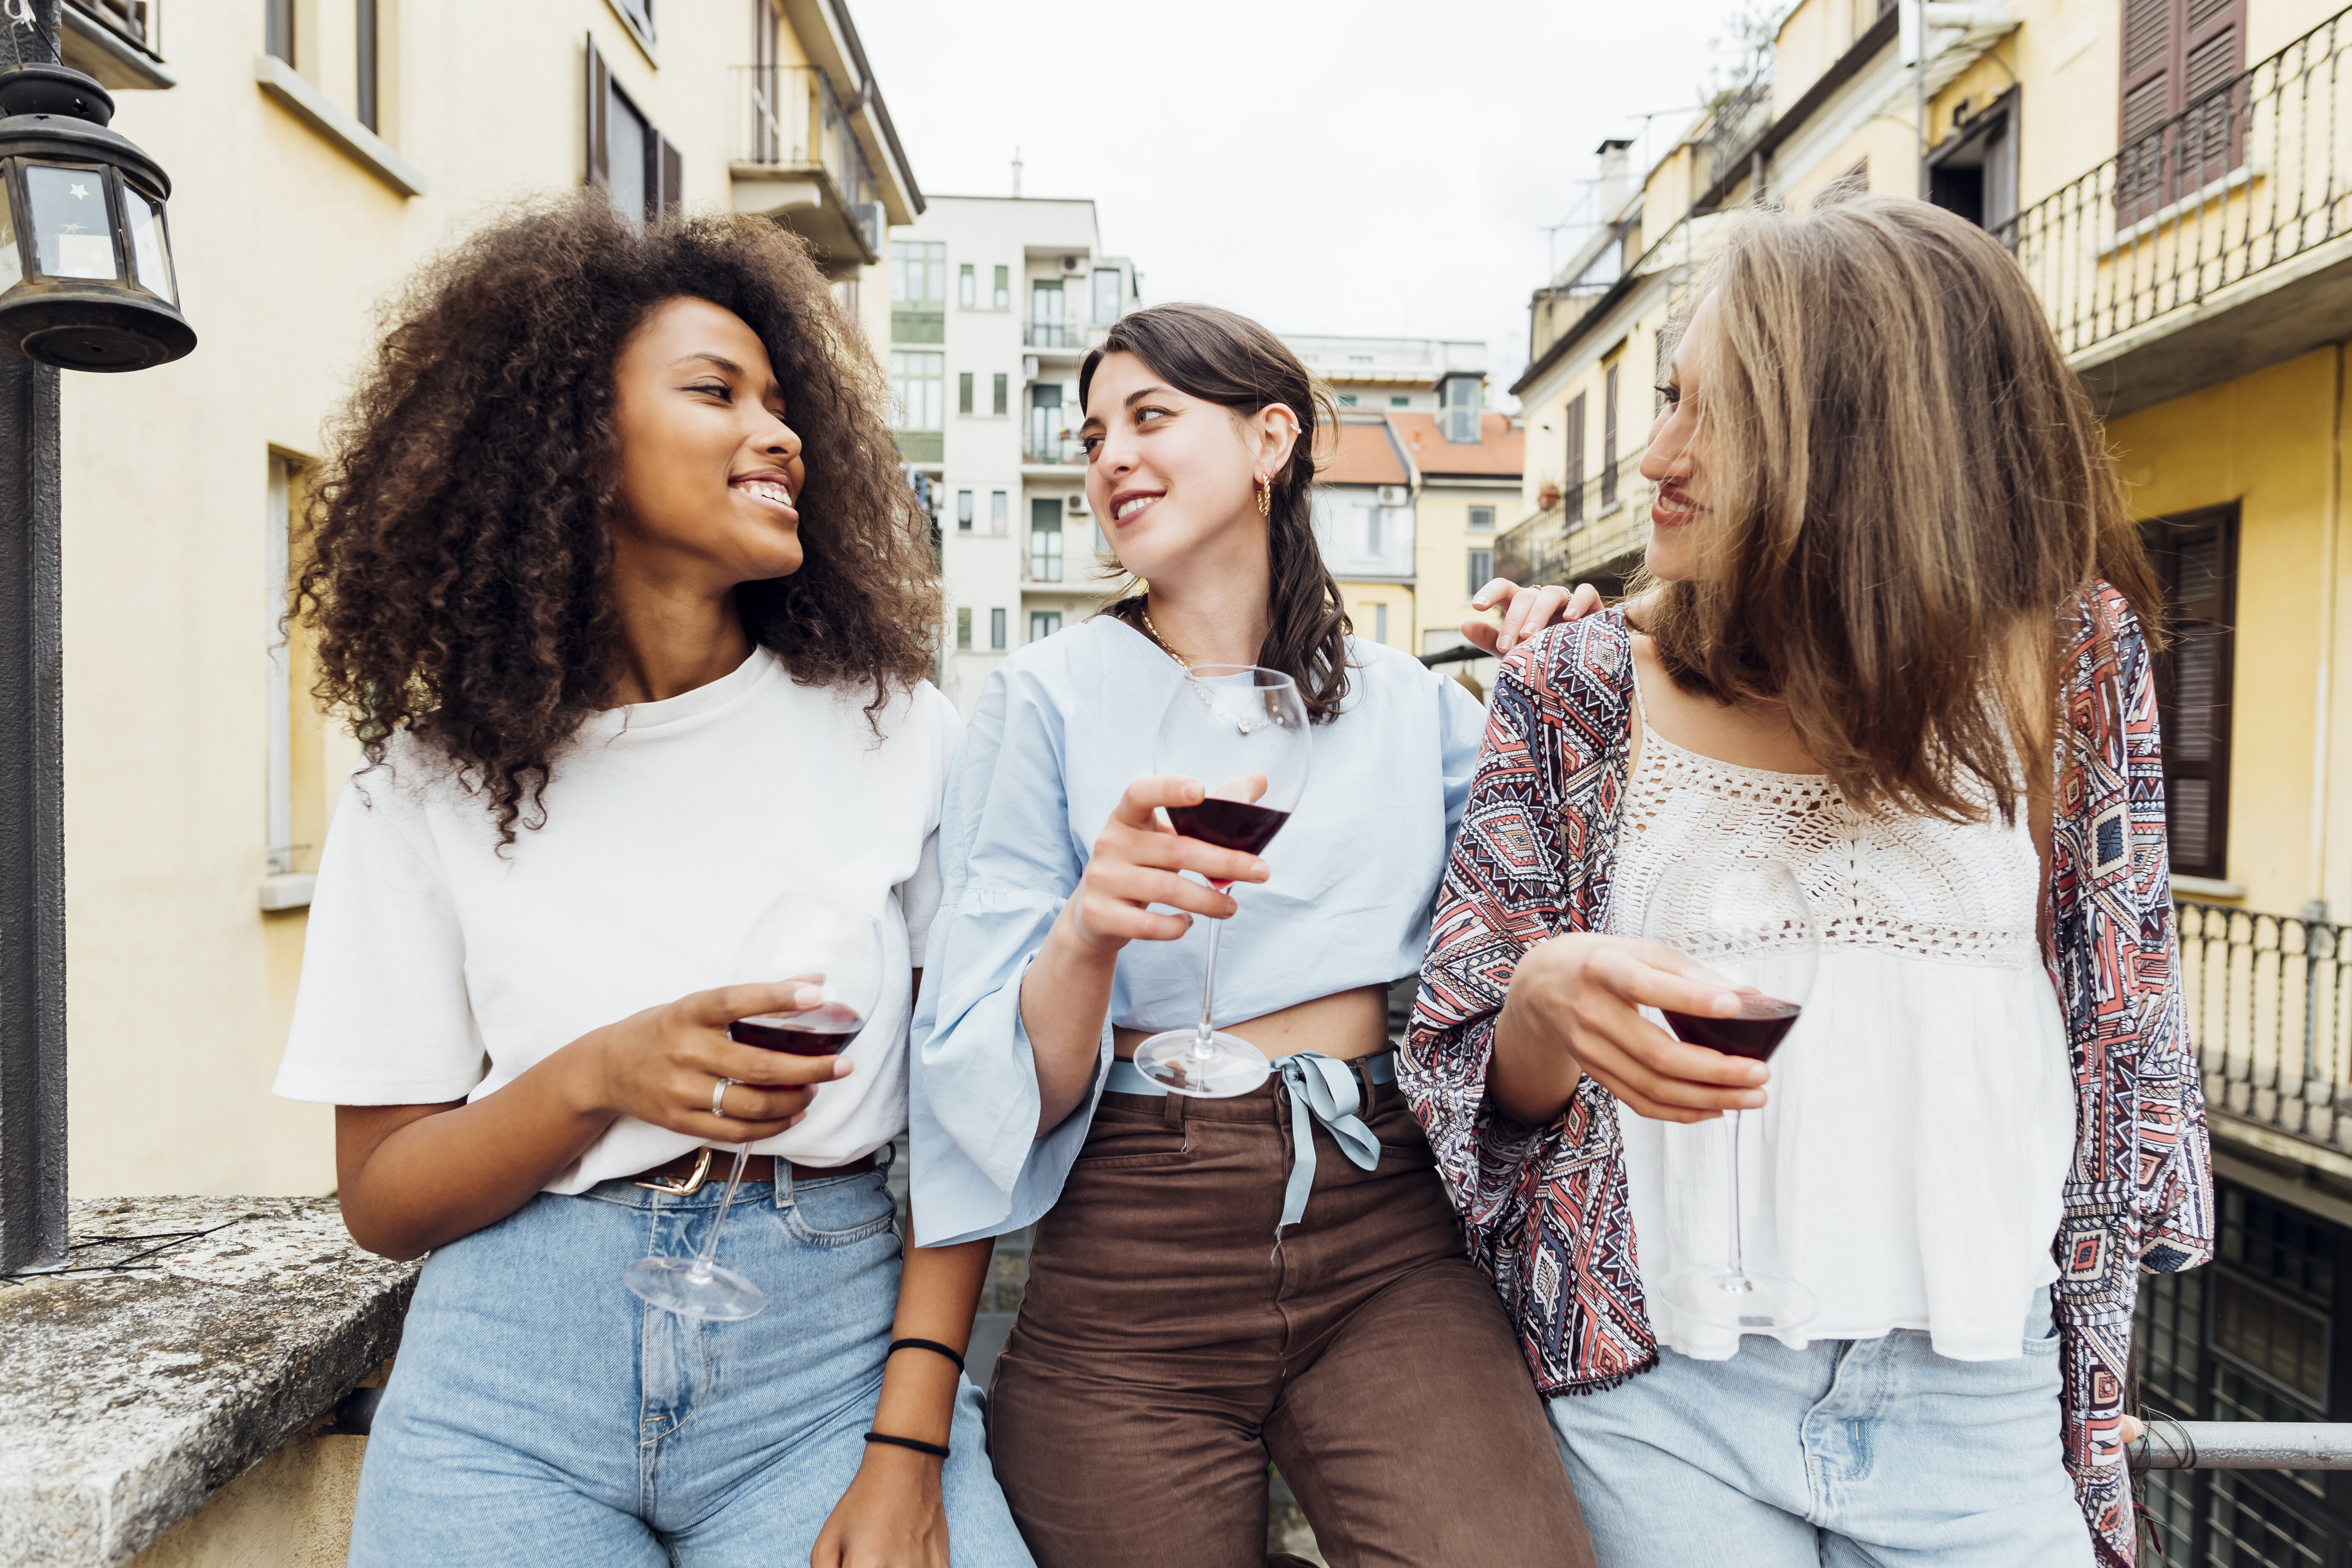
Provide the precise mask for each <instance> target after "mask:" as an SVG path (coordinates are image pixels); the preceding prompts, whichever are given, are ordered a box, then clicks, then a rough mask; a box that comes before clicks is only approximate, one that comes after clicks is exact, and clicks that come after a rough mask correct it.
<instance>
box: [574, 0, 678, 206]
mask: <svg viewBox="0 0 2352 1568" xmlns="http://www.w3.org/2000/svg"><path fill="white" fill-rule="evenodd" d="M587 167H588V183H589V184H591V185H593V186H594V187H595V188H596V189H598V190H600V191H603V192H604V194H605V195H608V196H610V197H611V198H612V200H613V205H614V206H615V207H617V208H619V209H620V210H621V211H622V212H624V213H627V214H630V215H632V216H643V217H644V218H645V219H646V221H648V222H650V221H652V220H653V219H655V218H657V217H659V216H661V215H662V214H663V213H665V212H668V211H672V210H675V209H676V208H677V205H678V204H679V203H680V202H681V201H682V200H683V199H684V197H685V184H686V159H685V155H684V154H682V153H679V152H678V150H677V147H675V146H674V145H672V144H671V143H670V142H669V141H668V139H667V138H666V137H664V136H662V135H661V134H660V133H659V132H656V131H655V129H654V128H653V122H652V121H649V120H647V119H646V117H645V115H644V113H643V112H642V111H641V110H638V108H637V106H636V104H635V102H634V101H632V100H631V99H630V97H629V95H628V94H627V93H625V92H623V91H622V90H621V89H620V85H619V84H618V83H616V82H615V81H614V80H613V73H612V72H611V70H609V69H608V68H606V67H605V64H604V55H603V54H602V53H601V52H600V51H599V50H598V49H597V47H596V40H595V39H593V38H590V39H589V40H588V159H587Z"/></svg>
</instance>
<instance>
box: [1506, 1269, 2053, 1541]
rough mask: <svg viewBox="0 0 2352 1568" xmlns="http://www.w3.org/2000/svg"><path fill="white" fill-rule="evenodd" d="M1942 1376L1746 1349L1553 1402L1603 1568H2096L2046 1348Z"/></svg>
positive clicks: (1914, 1348)
mask: <svg viewBox="0 0 2352 1568" xmlns="http://www.w3.org/2000/svg"><path fill="white" fill-rule="evenodd" d="M2021 1351H2022V1353H2021V1354H2020V1355H2018V1356H2017V1357H2015V1358H2013V1359H2011V1360H2009V1361H1979V1362H1962V1361H1950V1360H1947V1359H1946V1358H1945V1357H1942V1356H1939V1355H1937V1353H1936V1352H1934V1351H1933V1350H1932V1349H1930V1348H1929V1346H1928V1342H1927V1335H1926V1334H1924V1333H1919V1332H1916V1331H1909V1330H1898V1331H1895V1332H1894V1333H1891V1334H1888V1335H1887V1336H1886V1337H1885V1338H1884V1339H1876V1340H1819V1341H1815V1342H1813V1343H1812V1344H1810V1345H1808V1346H1806V1347H1805V1348H1804V1349H1803V1350H1790V1349H1789V1348H1788V1347H1787V1346H1785V1345H1783V1344H1781V1343H1780V1342H1779V1341H1777V1340H1770V1339H1766V1338H1763V1337H1761V1336H1759V1335H1754V1334H1751V1335H1749V1336H1748V1337H1747V1338H1745V1339H1743V1340H1741V1341H1740V1342H1739V1353H1738V1355H1735V1356H1733V1357H1732V1358H1731V1359H1730V1360H1729V1361H1694V1360H1693V1359H1691V1358H1690V1357H1688V1356H1685V1355H1681V1354H1678V1353H1676V1352H1674V1351H1670V1350H1664V1349H1661V1350H1660V1351H1659V1352H1658V1354H1659V1364H1658V1366H1657V1368H1656V1369H1655V1370H1654V1371H1651V1372H1645V1373H1641V1374H1640V1375H1639V1376H1636V1377H1633V1378H1630V1379H1628V1380H1627V1381H1626V1382H1624V1383H1622V1384H1619V1385H1618V1386H1617V1387H1615V1388H1612V1389H1611V1390H1609V1391H1608V1392H1607V1393H1605V1394H1571V1395H1567V1396H1563V1397H1561V1398H1558V1399H1554V1400H1553V1401H1551V1423H1552V1430H1553V1433H1554V1435H1555V1436H1556V1437H1557V1438H1558V1439H1559V1451H1560V1456H1561V1457H1562V1458H1564V1459H1566V1460H1567V1461H1568V1473H1569V1478H1570V1480H1572V1481H1574V1482H1575V1484H1576V1498H1577V1501H1578V1502H1579V1503H1580V1504H1581V1505H1582V1507H1583V1509H1584V1522H1585V1524H1586V1526H1587V1527H1588V1528H1589V1529H1590V1530H1591V1531H1592V1545H1593V1549H1594V1553H1595V1555H1596V1556H1597V1557H1598V1558H1599V1560H1600V1563H1601V1568H1687V1565H1688V1564H1691V1563H1737V1564H1738V1565H1739V1568H1800V1565H1802V1568H1817V1565H1821V1564H1828V1565H1831V1568H1864V1565H1868V1568H1896V1565H1898V1564H1899V1565H1901V1568H1928V1565H1930V1564H1932V1565H1933V1568H2027V1565H2029V1564H2031V1568H2092V1563H2093V1556H2092V1549H2091V1530H2090V1526H2089V1524H2088V1523H2086V1522H2085V1521H2084V1518H2083V1514H2082V1510H2080V1509H2078V1508H2076V1507H2075V1505H2074V1486H2073V1483H2072V1482H2071V1481H2069V1479H2067V1475H2066V1470H2065V1468H2064V1465H2063V1458H2062V1450H2061V1447H2060V1441H2059V1405H2058V1336H2057V1332H2056V1331H2055V1329H2054V1328H2053V1326H2052V1324H2051V1321H2050V1300H2049V1293H2048V1292H2047V1291H2043V1292H2041V1293H2039V1294H2037V1295H2036V1296H2035V1298H2034V1302H2033V1308H2032V1313H2031V1314H2030V1315H2029V1317H2028V1319H2027V1321H2026V1325H2025V1337H2024V1343H2023V1345H2022V1347H2021Z"/></svg>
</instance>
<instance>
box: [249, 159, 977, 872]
mask: <svg viewBox="0 0 2352 1568" xmlns="http://www.w3.org/2000/svg"><path fill="white" fill-rule="evenodd" d="M681 297H691V298H695V299H700V300H709V301H710V302H711V303H713V304H715V305H718V306H719V307H721V308H723V309H725V310H731V311H733V312H734V313H735V314H736V315H737V316H740V317H741V318H742V320H743V321H744V322H745V323H746V324H747V325H749V326H750V327H751V330H752V331H755V332H757V333H758V334H759V336H760V341H761V343H762V344H763V345H764V346H765V347H766V349H767V351H768V357H769V359H770V361H771V362H772V363H773V365H774V367H775V373H776V379H777V381H778V382H779V383H780V384H782V388H783V393H784V397H785V400H786V401H785V406H786V409H787V412H788V413H789V416H790V417H791V420H792V424H793V428H794V429H795V430H796V431H798V432H799V433H800V435H801V437H802V439H803V442H804V443H805V449H806V452H807V454H808V476H807V482H806V485H805V487H804V488H803V490H802V493H801V495H800V496H799V497H798V498H797V499H798V500H799V502H800V507H801V514H802V516H803V518H804V519H807V520H809V521H805V522H804V523H803V526H802V528H801V535H800V537H801V546H802V550H803V563H802V565H801V569H800V570H799V571H798V572H796V573H794V574H793V575H791V576H789V577H779V578H775V579H773V580H772V581H768V582H761V583H746V584H742V585H741V586H740V588H739V589H738V590H737V592H736V602H737V605H738V606H739V608H740V613H741V615H742V617H743V623H744V629H745V630H746V632H748V633H749V634H750V636H751V638H752V640H753V641H755V642H758V643H760V644H761V645H763V646H765V647H769V648H772V649H773V650H775V652H776V653H778V654H779V655H781V656H782V658H783V660H784V663H785V664H786V666H787V667H789V668H790V669H791V671H792V674H793V679H796V680H798V681H801V682H803V683H804V684H808V685H845V686H853V687H854V686H864V687H866V688H867V689H870V691H871V692H872V701H871V703H870V704H869V707H868V711H869V713H874V712H877V711H878V710H879V709H880V707H881V705H882V704H884V703H885V702H887V700H889V698H890V697H891V695H892V694H893V693H894V692H895V691H897V690H899V689H904V688H905V687H907V686H908V685H911V684H912V683H913V682H915V681H917V680H919V679H922V677H923V676H924V675H926V674H928V673H929V668H930V650H929V647H928V646H927V639H928V637H929V633H930V631H931V629H932V628H933V627H934V626H937V625H938V623H939V619H940V592H939V584H938V577H937V573H936V571H935V569H934V567H933V565H932V563H931V557H930V550H929V543H928V538H927V533H928V520H927V519H925V518H924V517H923V515H922V512H921V510H920V509H919V507H918V506H917V504H916V502H915V500H914V497H913V495H912V493H911V492H910V491H909V490H908V488H907V483H906V481H905V479H902V478H901V477H900V471H899V468H898V458H897V455H896V452H895V450H894V448H893V446H892V443H891V439H890V433H889V430H888V428H887V426H885V424H884V423H883V418H882V414H881V410H882V408H883V407H884V405H885V399H884V387H883V384H882V378H881V375H880V373H879V372H878V370H877V368H876V367H875V363H874V360H873V356H872V355H871V354H870V353H868V352H867V351H866V348H865V346H864V345H865V340H864V338H863V336H862V335H861V334H860V333H859V331H858V330H857V328H856V325H855V324H854V323H853V322H852V321H850V320H849V319H848V318H847V317H846V316H845V315H844V314H843V313H842V312H841V310H840V309H839V307H838V306H836V305H835V302H834V299H833V295H832V291H831V289H829V287H828V286H827V284H826V283H825V280H824V275H823V274H822V273H820V272H819V271H818V270H817V268H816V266H815V265H814V263H813V262H812V261H811V260H810V259H809V258H808V255H807V253H806V252H805V250H803V247H802V246H801V245H800V243H799V242H798V241H797V240H795V239H793V237H791V236H789V235H787V234H785V233H783V231H782V230H781V229H779V228H777V227H776V226H774V225H773V224H770V223H764V222H761V221H759V220H757V219H754V218H749V217H739V216H723V215H722V216H699V217H693V218H685V219H673V220H671V221H668V222H666V223H659V224H653V225H648V226H644V227H642V228H641V227H639V226H636V225H635V224H633V223H630V222H628V221H627V220H625V219H624V218H623V217H621V216H619V215H618V214H617V213H616V212H614V209H613V206H612V204H611V203H610V202H608V201H606V200H605V199H604V196H603V195H601V194H597V193H589V194H586V195H582V196H579V197H576V198H565V199H562V200H556V201H544V202H535V203H530V204H526V205H523V206H520V207H519V208H517V209H515V210H514V211H512V212H510V213H509V214H508V215H506V216H504V217H503V218H501V219H500V220H499V221H498V222H496V223H493V224H492V225H490V226H488V227H486V228H484V229H482V230H481V231H479V232H478V233H477V234H475V235H473V236H472V237H469V238H467V239H465V240H463V241H461V242H460V243H459V244H458V245H457V247H455V248H453V249H452V250H450V251H449V252H448V253H447V254H446V255H444V256H442V257H441V258H438V259H437V260H436V261H433V262H431V263H429V264H428V265H426V266H425V268H423V269H422V270H421V271H420V272H418V273H417V274H416V276H415V278H414V279H411V280H410V282H409V284H408V287H407V289H406V292H405V293H404V296H403V297H402V298H401V299H400V300H398V301H396V302H395V303H394V306H393V307H392V309H391V311H390V317H391V321H392V322H393V325H392V327H391V330H390V331H388V332H387V333H386V334H385V336H384V339H383V344H382V345H381V347H380V348H379V349H378V350H377V353H376V357H375V361H374V363H373V365H372V366H371V367H370V368H369V369H368V371H367V373H366V374H365V375H364V376H363V378H362V381H361V384H360V385H359V388H358V390H357V391H356V392H355V393H354V394H353V395H352V400H351V403H350V405H349V406H348V407H347V408H346V409H345V410H344V411H343V413H342V416H341V419H340V422H339V423H338V425H337V426H335V427H334V429H333V430H332V431H331V457H330V458H329V460H328V462H327V464H326V465H325V470H324V473H323V476H322V478H321V479H320V482H319V483H317V484H316V485H315V486H313V488H312V490H311V504H310V534H309V537H308V540H307V545H308V555H307V561H306V563H305V564H304V566H303V569H302V574H301V577H300V581H299V585H298V588H297V593H296V596H295V608H296V610H297V611H299V612H300V614H301V618H302V619H303V620H304V622H305V623H306V624H307V625H310V626H314V627H316V628H317V630H318V633H319V653H318V658H319V669H320V675H319V679H318V686H317V690H318V695H319V696H320V698H321V699H323V700H326V701H327V702H329V703H331V704H335V705H337V706H339V707H341V709H342V710H344V711H346V712H349V713H352V714H353V715H355V716H356V718H355V721H354V730H355V731H356V733H357V735H358V737H359V739H360V742H361V743H362V746H363V747H364V748H365V750H366V753H367V756H368V760H369V761H370V762H371V763H381V762H382V761H383V754H384V748H385V746H386V744H387V743H388V742H390V740H391V738H392V736H393V735H394V732H395V731H399V730H402V729H406V730H409V731H412V732H413V733H415V735H416V736H417V737H418V738H419V739H420V740H423V741H425V742H427V743H428V744H429V745H430V746H432V747H433V748H434V749H435V750H436V752H439V753H441V754H442V755H444V756H446V758H447V760H449V761H450V762H451V763H454V764H456V767H457V775H458V777H459V778H460V780H461V781H462V782H463V783H464V784H466V785H467V787H468V788H470V789H474V790H476V791H478V793H480V794H481V795H484V796H486V797H487V803H488V807H489V810H490V813H491V815H492V816H493V817H494V818H495V820H496V821H497V823H498V826H499V839H500V842H501V843H502V844H509V843H512V842H513V840H514V833H515V827H516V826H517V824H518V822H520V824H521V825H522V826H527V827H535V826H540V825H541V823H542V822H543V821H544V820H545V817H544V813H543V812H542V811H541V810H540V805H541V798H542V796H543V793H544V791H545V789H546V786H547V781H548V777H549V770H550V768H551V765H552V762H553V759H554V757H555V755H556V753H557V752H558V751H559V750H560V749H561V748H562V745H563V743H564V742H566V741H568V740H569V739H570V738H571V737H572V733H573V731H576V730H577V729H578V728H579V726H580V722H581V721H582V720H583V718H585V717H586V716H587V715H588V713H590V712H591V711H592V710H595V709H597V708H601V707H606V706H609V705H610V701H611V696H612V689H613V678H614V667H613V664H612V660H611V653H612V647H613V642H614V637H615V635H616V632H617V621H616V618H615V616H614V608H613V603H612V593H611V584H610V582H609V580H608V574H609V570H610V567H611V563H612V545H611V540H610V537H609V535H608V533H607V531H606V523H607V521H608V519H609V518H610V516H611V513H612V509H613V507H614V505H615V504H616V502H615V483H614V478H613V474H614V464H613V463H612V461H611V460H610V459H611V454H612V450H613V438H614V437H613V423H612V405H613V363H614V358H615V357H616V356H617V355H618V354H619V353H620V351H621V347H622V344H623V343H624V342H625V341H626V339H627V338H628V336H629V334H630V333H631V332H633V331H635V330H636V327H637V325H638V324H639V323H640V322H641V321H644V320H645V318H646V314H647V313H648V312H649V311H651V310H653V309H654V308H655V307H656V306H657V305H659V304H661V303H663V302H664V301H666V300H675V299H678V298H681Z"/></svg>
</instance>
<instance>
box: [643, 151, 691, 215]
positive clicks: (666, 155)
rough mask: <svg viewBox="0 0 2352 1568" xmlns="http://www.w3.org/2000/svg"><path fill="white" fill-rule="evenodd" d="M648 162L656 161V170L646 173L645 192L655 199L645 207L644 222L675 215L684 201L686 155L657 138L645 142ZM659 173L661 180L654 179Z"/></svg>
mask: <svg viewBox="0 0 2352 1568" xmlns="http://www.w3.org/2000/svg"><path fill="white" fill-rule="evenodd" d="M646 156H647V158H648V159H649V160H651V159H658V160H659V161H660V167H659V168H658V169H648V170H646V192H647V193H648V194H650V195H653V197H654V199H653V200H652V201H651V202H649V203H647V204H646V206H647V210H646V219H647V221H649V222H650V221H651V220H653V219H655V218H657V217H661V216H664V215H666V214H668V213H674V212H676V211H677V210H678V208H679V207H680V206H682V205H685V202H686V154H685V153H680V152H679V151H678V150H677V143H676V142H672V141H671V140H670V139H669V138H668V137H667V136H656V137H655V138H653V140H652V141H650V142H646ZM656 174H658V175H659V176H660V177H659V178H658V179H656V178H655V176H656Z"/></svg>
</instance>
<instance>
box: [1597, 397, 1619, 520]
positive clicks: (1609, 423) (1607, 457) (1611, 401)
mask: <svg viewBox="0 0 2352 1568" xmlns="http://www.w3.org/2000/svg"><path fill="white" fill-rule="evenodd" d="M1619 368H1620V367H1619V365H1616V364H1612V365H1611V366H1609V368H1608V369H1606V370H1604V371H1602V372H1601V505H1602V506H1603V507H1609V506H1614V505H1615V504H1616V502H1617V372H1618V370H1619Z"/></svg>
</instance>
